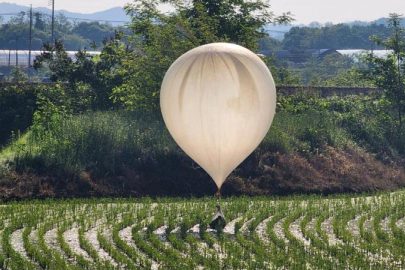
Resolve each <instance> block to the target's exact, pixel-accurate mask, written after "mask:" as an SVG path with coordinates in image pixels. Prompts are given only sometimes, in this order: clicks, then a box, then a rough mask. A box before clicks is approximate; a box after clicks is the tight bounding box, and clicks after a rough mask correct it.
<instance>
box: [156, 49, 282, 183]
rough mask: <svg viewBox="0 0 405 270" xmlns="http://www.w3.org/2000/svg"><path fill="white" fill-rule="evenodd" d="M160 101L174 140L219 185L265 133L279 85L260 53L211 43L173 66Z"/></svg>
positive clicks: (195, 50) (272, 112)
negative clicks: (276, 83)
mask: <svg viewBox="0 0 405 270" xmlns="http://www.w3.org/2000/svg"><path fill="white" fill-rule="evenodd" d="M160 106H161V110H162V114H163V119H164V121H165V123H166V126H167V128H168V130H169V132H170V134H171V135H172V136H173V138H174V140H175V141H176V142H177V144H178V145H179V146H180V147H181V148H182V149H183V150H184V152H186V153H187V154H188V155H189V156H190V157H191V158H192V159H193V160H194V161H195V162H197V163H198V164H199V165H200V166H201V167H202V168H204V170H205V171H206V172H207V173H208V174H209V175H210V176H211V177H212V179H213V180H214V181H215V183H216V185H217V187H218V190H220V188H221V186H222V184H223V182H224V181H225V179H226V177H227V176H228V175H229V174H230V173H231V172H232V171H233V170H234V169H235V168H236V167H237V166H238V165H239V164H240V163H241V162H242V161H243V160H244V159H246V158H247V157H248V156H249V154H250V153H252V152H253V151H254V150H255V148H256V147H257V146H258V145H259V143H260V142H261V141H262V140H263V138H264V137H265V135H266V134H267V132H268V130H269V128H270V125H271V122H272V121H273V117H274V113H275V110H276V88H275V85H274V80H273V77H272V76H271V73H270V71H269V69H268V67H267V66H266V65H265V63H264V62H263V61H262V60H261V59H260V58H259V57H258V56H257V55H256V54H254V53H253V52H251V51H250V50H248V49H246V48H244V47H242V46H239V45H235V44H229V43H212V44H207V45H203V46H200V47H197V48H195V49H192V50H190V51H188V52H187V53H185V54H183V55H182V56H180V57H179V58H178V59H177V60H176V61H175V62H174V63H173V64H172V65H171V67H170V68H169V70H168V71H167V73H166V75H165V77H164V80H163V83H162V89H161V93H160Z"/></svg>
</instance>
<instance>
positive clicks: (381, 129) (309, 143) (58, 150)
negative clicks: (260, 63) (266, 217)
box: [0, 94, 404, 197]
mask: <svg viewBox="0 0 405 270" xmlns="http://www.w3.org/2000/svg"><path fill="white" fill-rule="evenodd" d="M44 104H45V105H44V107H41V108H40V109H39V110H38V111H37V113H36V114H35V122H34V125H33V126H32V127H31V128H30V133H29V134H27V135H26V136H25V137H23V139H22V140H16V141H15V142H14V143H12V144H10V145H9V146H8V147H7V148H5V149H4V150H3V152H2V153H1V154H0V159H2V160H3V163H4V164H5V167H6V168H7V169H3V171H4V172H3V173H4V176H3V179H4V180H3V185H4V186H9V185H12V183H13V182H19V181H20V180H21V179H20V180H19V177H17V179H15V178H13V177H12V176H10V172H14V173H17V174H18V175H20V177H22V178H24V177H23V176H25V175H31V176H34V177H35V178H38V179H44V180H43V181H45V182H47V183H49V185H50V186H46V187H47V188H50V190H45V188H44V186H39V187H35V186H36V185H40V184H39V183H33V187H31V188H29V190H31V191H29V192H34V190H35V189H37V188H39V189H40V190H41V192H44V193H45V194H42V195H41V193H28V194H17V193H16V194H14V196H18V197H25V196H39V197H41V196H48V195H49V194H53V195H54V196H89V195H91V196H94V195H97V196H106V195H120V196H141V195H166V196H167V195H171V196H173V195H175V196H183V195H186V196H189V195H191V194H193V195H194V196H203V195H205V194H211V193H212V192H213V189H214V186H213V183H212V181H211V180H210V178H209V176H208V175H207V174H206V173H205V172H204V171H203V170H202V169H201V168H200V167H198V165H197V164H195V163H194V162H193V161H192V160H191V159H190V158H189V157H188V156H187V155H186V154H185V153H184V152H183V151H181V150H180V148H179V147H178V146H177V145H176V144H175V143H174V141H173V140H172V138H171V136H170V135H169V133H168V132H167V130H166V128H165V126H164V123H163V121H162V119H161V116H160V114H159V113H154V112H148V111H144V110H137V111H122V110H119V111H108V112H87V113H82V114H79V115H73V116H72V115H69V114H68V113H67V112H66V111H60V110H57V111H52V109H55V108H54V107H53V106H49V104H48V103H46V102H45V103H44ZM45 109H47V110H49V111H46V110H45ZM392 115H393V113H392V110H391V109H390V104H389V103H387V102H386V100H385V99H384V98H383V97H381V94H380V95H377V96H374V97H372V96H368V97H363V96H348V97H346V98H339V97H330V98H323V99H322V98H319V97H312V98H310V97H305V96H292V97H283V96H279V104H278V112H277V114H276V117H275V119H274V122H273V125H272V127H271V129H270V131H269V133H268V134H267V136H266V137H265V139H264V140H263V142H262V143H261V144H260V145H259V147H258V148H257V149H256V151H255V152H254V153H253V154H251V155H250V156H249V158H248V159H247V160H245V162H243V163H242V165H241V166H240V167H239V168H238V169H237V170H235V172H234V173H233V174H232V175H231V177H230V179H229V181H227V182H226V184H225V186H224V190H223V193H224V194H251V195H253V194H270V193H273V194H274V193H276V194H277V193H279V194H284V193H288V192H321V193H330V192H344V191H372V190H376V189H387V188H395V187H400V186H402V185H403V183H402V182H401V180H400V179H401V177H402V175H403V173H404V172H403V170H402V169H401V168H400V167H397V165H395V164H396V163H398V164H400V163H399V162H400V159H401V157H402V156H403V152H402V150H401V149H402V146H401V145H397V144H396V143H398V140H395V138H396V131H397V127H396V126H395V124H394V123H392V124H390V123H391V122H390V120H389V119H391V118H392V117H393V116H392ZM362 149H363V150H362ZM363 151H364V152H363ZM366 152H368V153H371V155H370V154H367V153H366ZM373 156H374V157H373ZM322 159H323V161H322ZM333 159H335V160H333ZM339 160H340V161H339ZM330 162H335V163H336V164H340V165H337V166H344V167H349V166H354V167H352V168H355V170H349V171H346V170H343V171H335V170H334V166H332V167H330V166H331V165H330V164H329V163H330ZM319 163H321V164H319ZM389 163H391V165H387V164H389ZM366 164H367V167H368V168H369V170H367V169H366V167H365V166H366ZM383 170H386V171H387V173H386V174H385V175H384V174H382V173H381V172H382V171H383ZM312 173H315V177H313V178H311V177H309V175H310V174H312ZM395 173H397V174H395ZM342 177H343V178H342ZM363 177H364V178H363ZM9 178H10V179H13V180H10V179H9ZM284 178H287V179H285V181H284V180H283V179H284ZM350 178H351V181H353V182H346V183H344V182H345V181H346V179H350ZM7 179H8V180H7ZM322 179H324V180H325V181H327V183H323V184H322V181H323V180H322ZM356 179H357V180H356ZM362 179H363V180H364V181H365V182H364V183H359V182H358V181H360V182H361V181H362ZM370 179H371V180H370ZM24 181H25V180H24ZM38 181H39V180H38ZM41 181H42V180H41ZM308 181H309V182H311V184H310V183H307V182H308ZM370 181H371V182H372V183H371V182H370ZM56 183H58V184H56ZM305 183H307V184H308V186H305ZM318 184H319V185H318ZM157 185H159V186H161V187H162V188H161V189H155V188H154V187H155V186H157ZM356 185H360V186H356ZM191 187H193V188H191ZM195 187H199V188H195ZM46 194H48V195H46Z"/></svg>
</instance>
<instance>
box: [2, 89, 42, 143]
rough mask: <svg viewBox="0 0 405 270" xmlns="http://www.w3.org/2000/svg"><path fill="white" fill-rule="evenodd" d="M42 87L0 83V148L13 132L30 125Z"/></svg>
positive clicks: (15, 132) (20, 130)
mask: <svg viewBox="0 0 405 270" xmlns="http://www.w3.org/2000/svg"><path fill="white" fill-rule="evenodd" d="M42 89H43V86H42V85H36V84H23V83H21V84H8V83H0V148H1V146H2V145H5V144H6V143H7V142H8V141H9V140H10V138H11V136H12V134H13V133H14V134H18V133H19V132H20V133H23V132H25V131H26V130H27V129H28V128H29V127H30V126H31V124H32V116H33V114H34V112H35V110H36V108H37V94H38V92H40V91H41V90H42Z"/></svg>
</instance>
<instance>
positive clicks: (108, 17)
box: [0, 3, 130, 25]
mask: <svg viewBox="0 0 405 270" xmlns="http://www.w3.org/2000/svg"><path fill="white" fill-rule="evenodd" d="M28 9H29V7H27V6H21V5H17V4H11V3H0V16H1V15H2V14H6V15H3V19H4V21H8V20H9V19H10V15H13V14H17V13H19V12H21V11H27V10H28ZM33 10H34V12H35V11H38V12H41V13H44V14H48V15H51V14H52V10H51V9H50V8H46V7H38V8H33ZM55 13H56V14H58V13H61V14H63V15H64V16H66V17H68V18H70V19H75V20H78V21H109V22H111V24H112V25H122V24H124V23H125V22H129V21H130V17H129V16H128V15H127V14H126V13H125V11H124V9H123V8H122V7H114V8H111V9H107V10H104V11H100V12H95V13H91V14H83V13H76V12H70V11H67V10H55Z"/></svg>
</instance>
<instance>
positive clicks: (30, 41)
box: [28, 5, 32, 68]
mask: <svg viewBox="0 0 405 270" xmlns="http://www.w3.org/2000/svg"><path fill="white" fill-rule="evenodd" d="M31 46H32V5H31V9H30V40H29V51H28V67H29V68H30V67H31V48H32V47H31Z"/></svg>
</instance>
